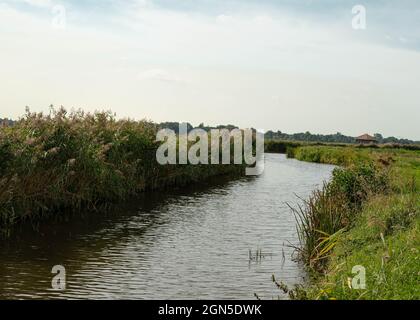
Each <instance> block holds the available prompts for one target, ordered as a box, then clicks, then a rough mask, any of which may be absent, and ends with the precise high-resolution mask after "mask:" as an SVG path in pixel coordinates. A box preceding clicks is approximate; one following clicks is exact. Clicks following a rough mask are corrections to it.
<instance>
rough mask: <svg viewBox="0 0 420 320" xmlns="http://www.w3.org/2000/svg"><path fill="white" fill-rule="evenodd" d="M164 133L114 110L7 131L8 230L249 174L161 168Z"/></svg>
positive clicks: (0, 139) (54, 117)
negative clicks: (170, 189) (167, 189)
mask: <svg viewBox="0 0 420 320" xmlns="http://www.w3.org/2000/svg"><path fill="white" fill-rule="evenodd" d="M156 132H157V126H156V125H155V124H153V123H151V122H148V121H138V122H137V121H130V120H117V119H115V118H114V116H113V115H112V114H111V113H110V112H97V113H94V114H88V113H84V112H82V111H77V112H72V113H67V111H66V110H64V109H59V110H52V111H51V114H50V115H43V114H40V113H39V114H36V113H30V112H29V111H28V112H27V114H26V117H25V118H23V119H21V120H20V121H18V122H16V123H15V124H14V125H13V126H12V127H3V128H1V129H0V205H1V206H0V229H1V228H2V227H4V228H6V227H9V226H11V225H13V224H14V223H16V222H19V221H22V220H27V219H31V220H36V219H38V218H41V217H43V216H51V215H57V214H59V213H61V212H63V211H65V210H66V211H68V210H70V211H76V210H79V209H94V210H96V209H98V208H100V207H101V208H102V207H104V206H107V205H109V204H112V203H114V202H117V201H121V200H124V199H127V198H128V197H130V196H133V195H136V194H138V193H139V192H143V191H144V190H146V189H157V188H165V187H168V186H178V185H183V184H186V183H188V182H189V181H200V180H203V179H205V178H206V177H209V176H214V175H219V174H226V173H230V172H232V173H233V172H238V171H239V170H240V171H241V172H242V170H243V168H238V166H229V165H224V166H222V165H221V166H181V165H171V166H161V165H159V164H158V163H157V161H156V148H157V147H158V145H157V143H156V142H155V137H156Z"/></svg>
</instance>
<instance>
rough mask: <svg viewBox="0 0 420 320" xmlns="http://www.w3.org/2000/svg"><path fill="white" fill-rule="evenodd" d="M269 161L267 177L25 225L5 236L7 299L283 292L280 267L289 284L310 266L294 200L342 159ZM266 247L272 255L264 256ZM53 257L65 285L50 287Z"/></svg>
mask: <svg viewBox="0 0 420 320" xmlns="http://www.w3.org/2000/svg"><path fill="white" fill-rule="evenodd" d="M265 162H266V165H265V173H264V174H263V175H262V176H260V177H255V178H243V179H239V180H235V181H218V183H215V184H211V185H208V186H201V187H199V188H197V187H195V188H194V189H193V188H190V189H184V190H182V191H172V192H171V191H169V192H165V193H153V194H147V195H145V196H144V197H142V198H140V199H138V200H136V201H133V202H131V203H126V204H124V205H122V206H120V208H119V209H118V210H116V211H115V212H112V213H108V214H89V215H86V217H84V218H80V217H79V218H72V219H71V221H56V222H54V223H48V225H44V226H39V227H38V230H37V231H36V232H35V231H33V228H32V227H31V228H28V227H26V228H25V229H24V230H21V232H18V233H17V234H18V236H14V237H12V238H10V239H8V240H2V242H1V243H0V299H10V298H18V299H35V298H42V299H45V298H71V299H86V298H89V299H254V293H257V294H258V295H259V296H260V297H261V298H264V299H272V298H277V297H278V296H279V295H280V296H281V293H280V292H279V290H278V289H276V287H275V285H274V284H273V283H272V282H271V276H272V275H273V274H275V275H276V277H277V278H278V279H280V280H282V281H284V282H286V283H288V284H290V285H292V284H295V283H299V282H301V281H302V279H303V277H304V276H305V274H304V272H303V271H302V269H301V267H300V266H299V265H298V264H297V263H296V262H294V261H293V260H292V258H291V256H292V253H293V249H292V248H291V247H289V244H296V241H297V239H296V225H295V219H294V216H293V214H292V213H291V211H290V209H289V208H288V207H287V205H286V202H288V203H296V202H297V201H298V199H297V197H296V195H298V196H300V197H307V196H308V195H309V194H310V192H311V191H312V190H314V189H315V188H316V187H317V186H319V185H320V184H321V183H322V181H323V180H327V179H328V178H329V177H330V174H331V171H332V169H333V167H332V166H328V165H319V164H313V163H305V162H299V161H296V160H290V159H286V158H285V156H284V155H279V154H268V155H266V160H265ZM249 250H251V256H250V254H249ZM257 250H261V251H262V255H263V256H262V257H259V258H258V259H255V252H256V251H257ZM54 265H63V266H64V267H65V268H66V275H67V277H66V280H67V287H66V290H64V291H60V292H57V291H53V290H52V288H51V280H52V277H53V276H54V275H53V274H51V269H52V267H53V266H54ZM281 298H284V296H281Z"/></svg>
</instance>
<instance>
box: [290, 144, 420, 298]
mask: <svg viewBox="0 0 420 320" xmlns="http://www.w3.org/2000/svg"><path fill="white" fill-rule="evenodd" d="M293 154H294V156H295V157H296V158H297V159H299V160H304V161H314V162H321V163H333V164H338V165H341V166H342V167H340V168H337V169H335V170H334V173H333V177H332V180H331V181H330V182H329V183H326V184H325V185H324V186H323V188H321V189H320V190H317V191H315V192H314V193H313V194H312V196H311V197H310V198H309V199H308V200H306V201H305V203H304V204H303V205H302V206H301V207H298V208H294V209H293V210H294V211H295V213H296V217H297V220H298V231H299V236H300V240H301V245H300V247H299V248H298V252H299V257H300V258H301V259H302V260H303V261H304V262H305V264H306V265H307V266H308V268H309V269H310V270H311V273H312V275H313V277H314V282H313V285H311V286H310V287H309V288H308V289H307V290H306V291H305V292H304V294H302V289H301V288H298V289H299V290H297V291H296V290H289V293H290V294H291V296H293V297H300V298H309V299H419V298H420V270H419V265H420V264H419V263H420V254H419V248H420V197H419V190H420V189H419V188H420V185H419V183H420V152H419V151H408V150H398V149H386V148H378V149H375V148H374V149H372V148H369V149H368V148H363V149H360V148H355V147H346V148H343V147H314V146H303V147H298V148H296V149H295V150H294V151H293ZM354 266H363V267H364V268H365V270H366V288H365V289H354V288H352V285H351V278H352V277H354V276H355V275H354V274H352V269H353V267H354ZM297 293H299V294H297Z"/></svg>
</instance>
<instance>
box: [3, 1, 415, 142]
mask: <svg viewBox="0 0 420 320" xmlns="http://www.w3.org/2000/svg"><path fill="white" fill-rule="evenodd" d="M358 4H361V5H363V6H364V7H365V8H366V10H367V12H366V22H367V24H366V29H365V30H355V29H353V28H352V19H353V17H354V15H353V14H352V8H353V6H355V5H358ZM63 9H64V10H65V11H63ZM63 12H65V17H66V19H65V20H64V19H62V18H63V17H64V15H63V14H62V13H63ZM419 17H420V1H417V0H406V1H404V0H402V1H401V0H393V1H391V0H388V1H385V0H370V1H367V0H366V1H361V0H360V1H358V0H356V1H332V0H324V1H321V0H312V1H310V0H301V1H299V0H294V1H292V0H283V1H281V0H278V1H274V0H265V1H262V0H258V1H257V0H242V1H236V0H230V1H222V0H213V1H212V0H128V1H123V0H121V1H119V0H105V1H104V0H88V1H69V0H67V1H64V0H63V1H58V0H57V1H56V0H6V1H1V0H0V84H1V87H0V117H9V118H17V117H19V116H21V115H22V114H23V113H24V110H25V106H30V107H31V109H32V110H34V111H41V110H45V111H47V110H48V106H49V105H50V104H54V105H56V106H60V105H63V106H65V107H67V108H72V107H74V108H83V109H85V110H91V111H93V110H95V109H101V110H102V109H111V110H112V111H114V112H116V113H117V115H118V116H119V117H131V118H135V119H142V118H148V119H151V120H154V121H157V122H161V121H188V122H191V123H193V124H199V123H201V122H204V123H206V124H210V125H215V124H228V123H232V124H236V125H239V126H240V127H244V128H245V127H254V128H258V129H265V130H269V129H274V130H281V131H283V132H301V131H311V132H313V133H335V132H338V131H339V132H342V133H344V134H348V135H354V136H355V135H359V134H362V133H370V134H373V133H376V132H380V133H383V134H384V135H385V136H389V135H394V136H397V137H407V138H411V139H417V140H420V125H419V122H420V121H419V120H420V79H419V76H420V19H419ZM64 22H65V23H64Z"/></svg>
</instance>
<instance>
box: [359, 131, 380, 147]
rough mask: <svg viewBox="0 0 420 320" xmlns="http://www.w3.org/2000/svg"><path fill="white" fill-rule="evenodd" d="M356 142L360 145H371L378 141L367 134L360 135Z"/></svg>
mask: <svg viewBox="0 0 420 320" xmlns="http://www.w3.org/2000/svg"><path fill="white" fill-rule="evenodd" d="M356 142H357V143H360V144H371V143H378V140H376V139H375V137H372V136H371V135H368V134H367V133H365V134H363V135H361V136H360V137H357V138H356Z"/></svg>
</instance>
